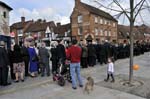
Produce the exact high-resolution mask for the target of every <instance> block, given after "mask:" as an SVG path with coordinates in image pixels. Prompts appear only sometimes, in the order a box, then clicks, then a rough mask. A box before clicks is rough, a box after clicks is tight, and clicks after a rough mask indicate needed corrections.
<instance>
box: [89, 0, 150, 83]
mask: <svg viewBox="0 0 150 99" xmlns="http://www.w3.org/2000/svg"><path fill="white" fill-rule="evenodd" d="M92 1H94V2H96V3H97V4H98V5H99V6H100V7H103V8H105V9H107V10H110V11H115V12H117V13H118V14H117V16H118V17H120V16H121V15H123V14H124V15H125V16H126V17H127V19H128V21H129V23H130V64H129V67H130V68H129V83H130V84H131V82H132V79H133V48H134V46H133V43H134V37H133V27H134V23H135V20H136V18H137V16H138V15H140V13H141V11H143V10H145V9H147V10H150V9H149V8H150V6H149V3H150V2H149V1H147V0H128V1H127V0H92ZM122 2H124V3H123V4H124V5H122ZM125 2H126V3H125ZM128 4H129V8H126V7H125V5H128ZM115 8H116V9H115Z"/></svg>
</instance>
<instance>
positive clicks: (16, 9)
mask: <svg viewBox="0 0 150 99" xmlns="http://www.w3.org/2000/svg"><path fill="white" fill-rule="evenodd" d="M1 1H3V2H5V3H6V4H8V5H9V6H10V7H12V8H13V10H12V11H11V12H10V24H12V23H14V22H19V21H20V17H21V16H25V17H26V20H32V19H33V20H37V19H39V18H41V19H46V20H47V21H55V22H61V23H62V24H66V23H69V22H70V15H71V12H72V10H73V7H74V0H1ZM81 1H82V2H85V3H87V4H91V5H93V6H96V7H98V5H96V4H95V3H93V2H91V1H92V0H81ZM102 1H104V0H102ZM123 1H128V0H123ZM106 3H107V2H106ZM128 5H129V4H127V3H123V6H125V7H126V6H128ZM103 10H105V11H107V10H106V9H103ZM110 14H112V15H114V14H115V12H110ZM142 15H143V19H144V20H146V21H145V22H146V23H147V24H148V23H150V18H149V16H150V13H149V12H144V13H142ZM123 19H124V18H123V16H122V17H121V18H120V19H118V21H119V23H120V24H123V23H124V24H128V21H127V20H125V21H124V22H123ZM141 23H142V20H141V18H140V17H139V18H138V19H137V22H136V24H141Z"/></svg>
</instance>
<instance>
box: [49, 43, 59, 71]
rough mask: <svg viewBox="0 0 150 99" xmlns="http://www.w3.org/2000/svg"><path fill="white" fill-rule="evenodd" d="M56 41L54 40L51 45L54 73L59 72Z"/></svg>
mask: <svg viewBox="0 0 150 99" xmlns="http://www.w3.org/2000/svg"><path fill="white" fill-rule="evenodd" d="M56 45H57V44H56V42H54V43H53V44H52V45H51V47H52V48H51V50H50V51H51V61H52V73H57V68H58V66H57V64H58V55H57V48H56Z"/></svg>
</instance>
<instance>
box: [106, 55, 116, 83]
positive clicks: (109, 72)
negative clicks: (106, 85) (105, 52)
mask: <svg viewBox="0 0 150 99" xmlns="http://www.w3.org/2000/svg"><path fill="white" fill-rule="evenodd" d="M113 62H114V59H113V58H108V67H107V79H104V81H106V82H107V81H108V80H109V76H111V78H112V81H111V82H115V79H114V75H113V73H114V63H113Z"/></svg>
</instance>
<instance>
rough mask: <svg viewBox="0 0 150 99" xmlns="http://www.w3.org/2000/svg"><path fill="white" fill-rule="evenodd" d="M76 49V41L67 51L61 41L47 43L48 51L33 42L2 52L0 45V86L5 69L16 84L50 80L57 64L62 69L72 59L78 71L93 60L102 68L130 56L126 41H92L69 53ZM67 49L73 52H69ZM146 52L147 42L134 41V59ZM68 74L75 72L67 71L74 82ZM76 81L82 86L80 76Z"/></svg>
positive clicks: (92, 64)
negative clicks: (34, 80) (29, 77)
mask: <svg viewBox="0 0 150 99" xmlns="http://www.w3.org/2000/svg"><path fill="white" fill-rule="evenodd" d="M76 46H77V41H76V40H73V41H72V43H71V42H70V43H69V42H68V45H67V47H66V46H64V42H63V40H58V41H57V42H52V43H51V49H50V51H49V50H48V49H46V46H45V43H44V42H42V43H41V46H40V47H39V48H37V47H36V45H35V43H34V42H30V43H27V42H24V45H23V46H22V47H21V46H19V45H17V44H15V45H13V44H12V46H11V49H8V50H6V49H5V43H4V42H3V41H0V85H2V86H6V85H9V84H10V83H8V82H7V79H8V72H9V67H10V73H11V79H12V80H14V82H16V83H17V82H19V81H22V82H24V80H25V77H27V76H31V77H36V76H38V74H39V73H41V76H42V77H43V76H45V74H47V76H50V74H51V73H52V74H53V73H57V70H58V64H60V63H61V64H63V65H64V66H65V61H66V60H67V59H68V60H71V59H72V60H73V63H74V61H76V63H77V64H78V63H81V67H82V68H88V67H93V66H94V65H96V63H97V60H98V62H99V63H100V64H101V65H102V64H107V63H108V58H109V57H114V59H115V60H117V59H123V58H127V57H129V56H130V53H129V52H130V45H129V43H128V42H127V41H124V42H123V43H122V44H117V43H116V42H113V43H110V42H109V41H108V40H105V41H101V42H98V43H97V44H93V43H92V41H89V42H85V41H81V42H80V43H79V44H78V46H79V48H81V52H80V51H74V50H73V49H74V48H76ZM71 47H72V50H73V51H71V52H70V48H71ZM77 49H78V47H77ZM147 51H150V44H149V43H148V42H144V41H140V42H139V41H137V42H136V43H135V44H134V55H135V56H136V55H140V54H144V52H147ZM70 54H71V55H70ZM79 56H80V58H79ZM50 61H51V62H52V64H51V65H52V72H50ZM71 66H72V65H71ZM79 66H80V64H79V65H77V67H79ZM72 67H73V66H72ZM70 68H71V67H70ZM45 72H46V73H45ZM72 72H75V71H73V69H72V68H71V70H70V73H71V76H72V79H74V78H73V75H74V73H72ZM78 74H80V73H78ZM79 79H80V82H82V81H81V78H80V76H79ZM74 81H75V80H74ZM81 86H82V83H81ZM75 87H76V85H75V82H73V88H74V89H75Z"/></svg>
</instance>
